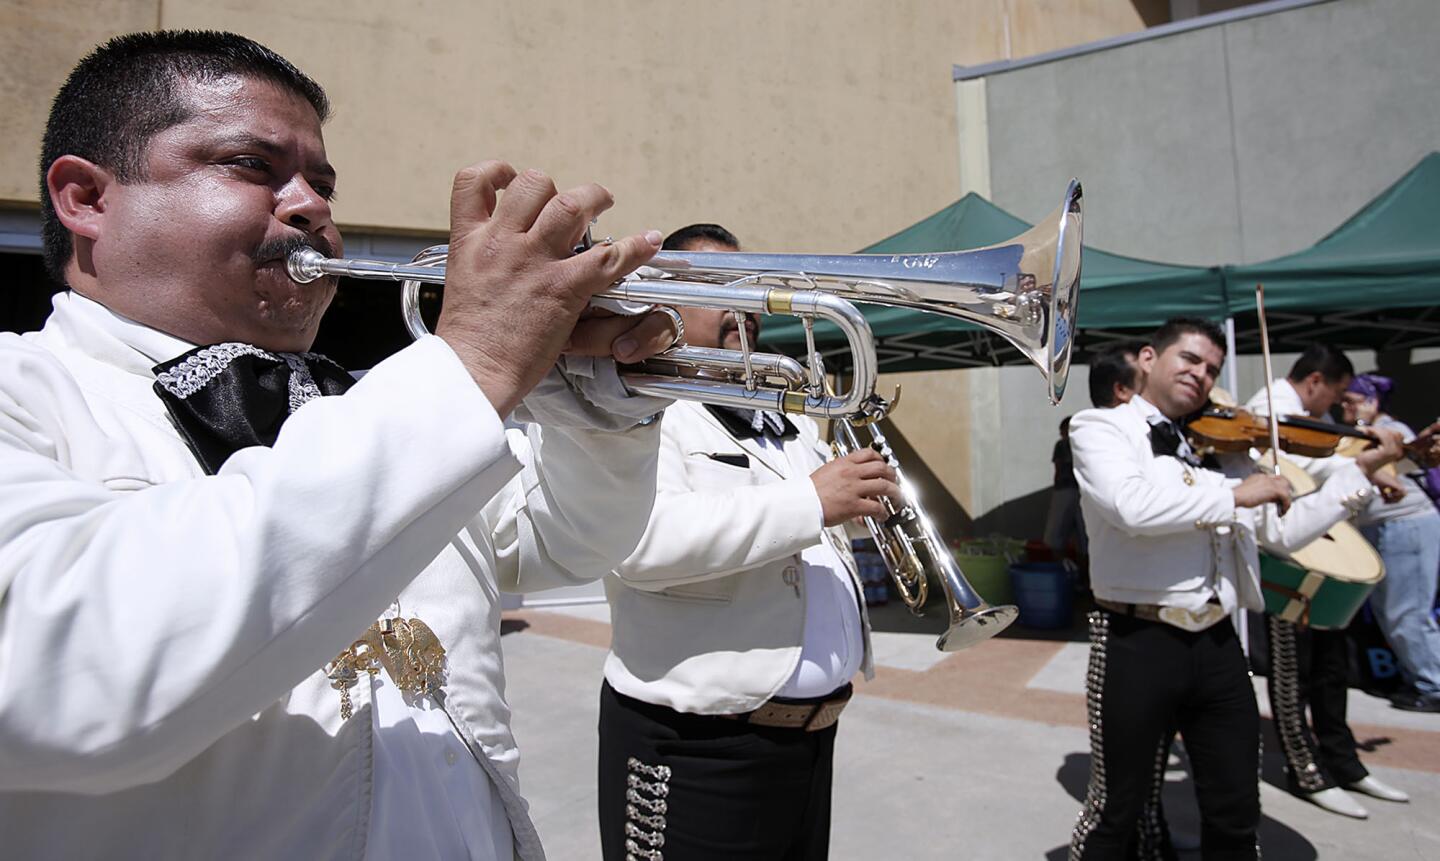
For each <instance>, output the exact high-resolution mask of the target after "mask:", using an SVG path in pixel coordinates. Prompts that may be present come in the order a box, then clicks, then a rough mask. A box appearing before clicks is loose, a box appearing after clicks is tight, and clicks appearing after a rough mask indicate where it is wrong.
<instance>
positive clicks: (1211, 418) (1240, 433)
mask: <svg viewBox="0 0 1440 861" xmlns="http://www.w3.org/2000/svg"><path fill="white" fill-rule="evenodd" d="M1185 433H1186V434H1187V435H1188V436H1189V438H1190V445H1191V446H1192V447H1194V448H1195V450H1196V451H1215V452H1229V451H1248V450H1250V449H1251V448H1258V449H1262V450H1264V449H1268V448H1270V425H1269V424H1267V420H1266V419H1265V418H1264V417H1261V416H1256V415H1255V414H1254V413H1252V412H1250V411H1249V410H1243V409H1240V408H1239V407H1222V406H1217V405H1215V404H1211V405H1210V406H1209V407H1206V408H1205V410H1204V411H1202V412H1201V413H1200V415H1199V416H1197V417H1196V418H1194V419H1191V420H1190V422H1189V424H1187V425H1186V426H1185ZM1347 437H1358V438H1361V439H1366V440H1369V439H1372V438H1371V436H1370V435H1369V434H1367V433H1365V432H1364V431H1359V430H1355V429H1354V428H1348V427H1344V426H1343V425H1333V424H1330V423H1329V422H1322V421H1318V420H1316V419H1307V418H1301V417H1299V416H1286V417H1283V418H1281V419H1280V450H1281V451H1286V452H1289V453H1291V454H1298V455H1301V456H1304V457H1329V456H1330V455H1332V454H1334V453H1335V449H1336V448H1338V447H1339V446H1340V441H1341V440H1342V439H1345V438H1347Z"/></svg>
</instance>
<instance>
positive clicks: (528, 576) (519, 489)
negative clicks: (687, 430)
mask: <svg viewBox="0 0 1440 861" xmlns="http://www.w3.org/2000/svg"><path fill="white" fill-rule="evenodd" d="M662 421H663V419H661V420H656V421H652V422H650V423H649V424H645V425H640V426H636V427H632V428H631V429H629V430H626V431H623V432H616V431H605V430H593V429H580V428H571V427H548V426H544V425H535V424H532V425H527V426H526V428H525V430H524V431H523V432H521V431H513V430H512V431H511V432H510V435H511V444H512V449H513V450H514V452H515V455H516V457H517V458H519V460H520V461H521V462H522V463H523V464H524V470H523V472H522V473H521V475H520V478H519V479H518V480H516V481H514V482H512V483H511V484H510V486H509V487H508V488H506V491H505V493H504V494H502V495H501V496H500V497H497V498H496V499H495V500H494V501H492V503H491V504H490V505H489V506H487V507H486V509H485V512H484V514H483V516H482V518H481V520H482V522H483V523H484V524H486V526H485V527H484V528H488V529H489V530H490V532H491V536H490V537H491V540H492V542H493V544H494V546H495V552H496V567H497V569H498V570H497V572H496V573H497V578H498V580H499V582H500V588H501V589H502V590H504V591H507V592H538V591H541V590H544V589H553V588H557V587H560V586H573V585H575V584H577V583H583V582H585V581H589V580H595V579H598V578H599V577H601V576H602V575H604V574H605V572H607V571H609V570H610V569H611V568H613V567H615V565H616V564H618V563H619V562H620V561H621V560H622V559H624V558H625V557H626V556H628V555H629V554H630V552H631V551H632V550H634V548H635V543H636V542H637V541H639V540H640V535H641V533H642V532H643V531H644V529H645V524H646V523H647V522H648V521H649V519H650V510H651V506H652V505H653V504H654V502H655V464H656V448H657V446H658V444H659V441H660V427H661V422H662Z"/></svg>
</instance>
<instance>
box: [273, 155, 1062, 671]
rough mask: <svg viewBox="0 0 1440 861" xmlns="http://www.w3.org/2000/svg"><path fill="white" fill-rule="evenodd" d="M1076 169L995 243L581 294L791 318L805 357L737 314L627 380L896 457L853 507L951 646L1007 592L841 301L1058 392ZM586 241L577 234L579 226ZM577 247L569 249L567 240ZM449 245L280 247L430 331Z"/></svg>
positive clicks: (860, 323)
mask: <svg viewBox="0 0 1440 861" xmlns="http://www.w3.org/2000/svg"><path fill="white" fill-rule="evenodd" d="M1081 196H1082V195H1081V190H1080V183H1079V182H1078V181H1076V180H1071V181H1070V185H1069V187H1068V188H1067V189H1066V190H1065V197H1064V199H1063V200H1062V201H1061V202H1060V206H1058V207H1057V208H1056V209H1055V211H1054V212H1052V213H1051V214H1050V215H1049V216H1047V217H1046V218H1045V219H1044V220H1043V221H1041V222H1040V223H1039V224H1037V225H1036V226H1035V227H1033V228H1031V229H1030V230H1027V231H1026V232H1024V233H1022V234H1020V235H1019V236H1017V237H1015V238H1014V239H1011V240H1010V241H1008V242H1003V243H1000V244H999V245H991V246H988V247H986V248H977V249H974V250H971V251H950V252H942V253H935V254H847V255H818V254H752V253H743V252H733V253H732V252H689V251H662V252H660V253H659V254H657V255H655V257H654V258H653V259H651V260H650V262H649V263H648V264H646V265H645V266H643V267H641V268H640V270H639V271H638V272H637V273H636V274H635V275H632V276H629V277H627V278H626V279H625V280H623V281H620V282H617V283H616V284H614V285H612V286H611V287H610V288H609V289H607V290H605V291H604V292H602V293H601V294H599V296H598V297H597V299H596V300H594V304H597V305H601V306H602V307H606V308H609V309H610V310H619V311H622V312H626V313H640V312H643V311H645V310H647V309H648V308H649V307H651V306H653V305H657V304H658V305H682V306H685V305H688V306H695V307H702V308H714V309H720V310H724V311H729V312H731V313H732V314H735V315H736V316H737V317H739V316H740V315H743V314H747V313H757V314H789V315H793V316H796V317H799V318H800V320H801V321H802V322H803V323H804V326H805V336H806V353H807V362H806V364H805V365H802V364H801V363H800V362H799V361H797V360H795V359H793V358H791V357H789V356H783V355H778V354H774V353H757V352H755V351H754V350H752V348H751V347H752V345H751V344H750V343H749V339H748V336H747V334H746V327H745V326H744V325H743V320H737V322H740V323H741V324H742V325H739V326H738V327H737V331H738V332H739V335H740V349H739V350H722V349H715V348H706V347H689V346H684V345H679V346H676V347H672V348H671V349H669V350H666V351H665V352H663V353H661V354H659V355H657V356H655V357H653V358H651V359H648V360H646V361H644V362H641V363H639V364H637V365H633V366H628V367H626V368H625V369H624V370H623V371H622V373H621V379H622V380H623V381H624V382H625V385H626V387H627V388H629V389H630V390H631V391H632V392H636V393H639V394H647V395H656V396H660V397H667V398H677V399H681V400H692V401H700V402H703V403H710V404H717V405H721V406H732V407H748V408H752V409H765V410H774V411H777V412H790V413H805V414H807V415H811V416H815V417H817V418H826V419H835V420H836V421H835V424H834V427H835V442H834V447H835V453H836V455H837V456H841V457H843V456H844V455H846V454H848V453H850V452H852V451H856V450H858V449H859V448H860V447H861V446H862V443H861V437H860V434H861V433H862V429H863V433H866V434H868V435H869V442H867V443H864V445H869V446H870V447H872V448H874V449H875V450H876V451H878V452H879V453H880V454H881V455H882V456H884V458H885V459H886V461H888V462H889V464H890V466H891V467H892V468H894V470H895V473H896V476H897V479H898V483H899V486H900V490H901V496H902V503H901V504H899V505H896V504H895V503H894V502H893V501H891V500H890V499H888V498H885V499H882V500H881V502H882V504H883V505H884V506H885V512H886V513H885V517H884V519H883V520H882V519H880V518H872V517H867V518H865V523H866V526H867V527H868V528H869V530H870V534H871V536H872V537H874V539H875V543H876V545H877V547H878V548H879V550H880V554H881V556H882V557H883V558H884V560H885V565H886V567H887V568H888V569H889V571H890V575H891V577H892V578H893V579H894V581H895V584H896V587H897V588H898V590H899V592H900V596H901V598H902V599H903V600H904V601H905V603H906V604H907V605H908V606H909V607H910V609H911V610H912V611H913V612H916V613H919V612H920V609H921V607H922V606H923V605H924V604H925V600H926V598H927V597H928V595H927V592H928V577H929V575H928V574H927V571H928V572H933V575H934V576H935V577H936V579H937V580H939V582H940V584H941V586H942V588H943V589H944V592H945V603H946V606H947V609H948V613H949V622H950V624H949V627H948V628H947V630H946V631H945V633H944V634H943V635H941V637H940V639H939V640H938V641H937V642H936V647H937V648H939V649H940V650H941V651H947V652H948V651H955V650H957V649H963V648H965V647H966V646H969V645H973V644H974V643H978V642H980V641H982V640H986V639H989V638H990V637H992V636H994V635H995V634H998V633H1000V631H1002V630H1004V628H1005V627H1006V626H1007V625H1009V624H1010V623H1011V622H1012V621H1014V619H1015V617H1016V615H1017V611H1016V609H1015V608H1014V607H1013V606H1009V605H1006V606H1000V607H992V606H990V605H989V604H987V603H985V600H984V599H983V598H981V597H980V595H979V594H978V593H976V591H975V589H974V588H973V587H972V586H971V585H970V583H969V582H968V581H967V580H966V579H965V574H964V572H962V571H961V570H960V566H959V565H958V564H957V563H956V562H955V557H954V556H953V555H952V554H951V553H950V551H949V548H948V547H947V546H946V545H945V543H944V541H942V540H941V539H940V534H939V533H938V532H937V531H936V529H935V526H934V524H933V523H932V522H931V520H930V517H929V515H928V514H926V513H925V510H924V509H923V508H922V507H921V505H920V498H919V495H918V492H917V491H916V488H915V486H914V485H913V484H911V483H910V482H909V481H908V480H907V479H906V478H905V475H904V473H903V472H902V471H901V469H900V465H899V463H898V462H897V461H896V458H895V455H894V453H893V452H892V451H891V450H890V446H889V443H888V442H887V441H886V439H885V436H884V434H882V433H881V432H880V429H879V428H878V427H877V426H876V422H878V421H879V420H880V419H881V418H884V417H885V415H886V414H887V413H888V412H889V411H890V408H891V406H892V404H891V403H890V402H887V401H886V400H885V399H883V398H881V397H880V396H879V395H877V394H876V393H875V384H876V377H877V374H878V360H877V357H876V352H875V337H874V335H873V334H872V333H871V331H870V324H869V323H867V322H866V320H865V317H864V315H863V314H861V313H860V310H859V309H858V308H857V307H856V305H855V303H867V302H868V303H873V304H878V305H889V306H894V307H900V308H911V309H914V310H918V311H925V312H928V313H932V314H939V315H942V316H946V317H951V318H954V319H959V320H963V321H967V322H970V323H974V324H976V325H978V326H980V327H981V328H982V329H985V330H987V331H990V332H994V333H996V334H998V335H1000V336H1001V337H1003V338H1005V339H1006V340H1007V341H1009V342H1010V343H1011V344H1013V345H1015V347H1016V348H1018V349H1019V350H1020V352H1021V353H1022V354H1024V356H1025V358H1027V359H1028V360H1029V361H1030V362H1031V363H1032V364H1034V365H1035V366H1036V367H1038V368H1039V369H1040V372H1041V374H1043V375H1044V377H1045V382H1046V391H1047V394H1048V395H1049V397H1050V401H1051V403H1058V402H1059V401H1060V398H1061V396H1062V395H1063V394H1064V393H1065V380H1066V377H1067V376H1068V374H1069V370H1070V351H1071V346H1072V342H1073V339H1074V333H1075V311H1076V304H1077V300H1078V299H1079V289H1080V238H1081V217H1080V216H1081ZM587 245H588V237H587ZM577 250H583V247H582V248H581V249H577ZM446 257H447V248H446V246H443V245H437V246H434V247H432V248H427V249H425V250H424V251H422V252H420V254H419V255H417V256H416V258H415V259H414V261H412V262H411V263H409V264H396V263H386V262H382V261H370V260H338V259H331V258H327V257H325V256H324V255H323V254H321V253H320V252H318V251H316V250H314V249H313V248H302V249H299V250H297V251H295V252H294V253H293V254H291V255H290V257H289V258H288V260H287V266H288V270H289V273H290V277H291V278H292V279H294V280H295V281H297V282H299V283H302V284H304V283H308V282H311V281H314V280H316V279H318V278H322V277H325V276H327V275H340V276H346V277H350V278H367V279H379V280H390V281H399V282H401V284H402V289H401V306H402V307H401V310H402V313H403V314H404V317H405V326H406V328H407V329H409V330H410V334H411V335H412V336H413V337H416V338H420V337H423V336H425V335H427V334H429V331H428V330H427V329H426V327H425V323H424V321H423V320H422V319H421V316H420V288H421V285H422V284H444V283H445V262H446ZM817 319H818V320H827V321H829V322H830V323H832V324H834V325H835V326H837V327H839V329H840V331H841V332H842V333H843V335H844V336H845V339H846V340H847V341H848V342H849V351H850V355H849V360H848V361H847V362H846V363H845V364H846V371H847V372H848V375H849V377H850V387H849V389H847V390H846V391H844V392H842V393H839V394H836V393H835V392H833V391H832V390H831V388H830V386H829V385H828V382H827V380H826V377H825V370H824V362H823V360H822V359H821V356H820V352H819V350H818V349H816V346H815V331H814V325H815V321H816V320H817Z"/></svg>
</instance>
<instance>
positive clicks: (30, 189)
mask: <svg viewBox="0 0 1440 861" xmlns="http://www.w3.org/2000/svg"><path fill="white" fill-rule="evenodd" d="M157 24H159V25H161V26H166V27H207V28H222V29H232V30H236V31H238V32H241V33H245V34H246V35H250V36H252V37H255V38H257V39H259V40H260V41H262V42H264V43H266V44H268V45H270V46H272V47H274V48H276V49H277V50H279V51H280V52H281V53H282V54H285V55H286V56H287V57H289V58H290V59H292V60H294V61H295V62H296V63H297V64H298V65H300V66H301V67H302V68H304V69H305V70H306V71H307V72H309V73H310V74H312V75H313V76H314V77H316V78H317V79H318V80H320V81H321V82H322V83H323V84H324V85H325V86H326V87H327V88H328V89H329V90H330V92H331V95H332V97H333V99H334V102H335V107H336V111H335V117H334V119H333V120H332V122H331V124H330V126H329V128H328V130H327V137H328V144H329V148H330V154H331V157H332V161H333V162H334V163H335V164H336V166H337V167H338V168H339V170H340V172H341V187H340V202H339V204H338V206H337V217H338V218H339V219H340V220H341V222H342V223H344V224H348V225H352V226H363V227H366V228H381V229H384V230H393V231H402V232H403V231H434V230H441V229H443V227H444V219H445V213H446V206H445V198H446V192H447V190H448V185H449V179H450V176H451V175H452V173H453V171H454V170H455V169H456V168H457V167H460V166H461V165H463V164H465V163H467V162H469V161H474V160H478V159H481V158H492V157H499V158H505V159H508V160H511V161H513V162H515V163H516V164H517V165H523V166H536V167H540V168H542V169H544V170H547V171H549V172H551V173H552V175H554V176H555V177H556V178H557V180H558V181H559V182H560V183H562V184H573V183H578V182H582V181H588V180H592V179H594V180H598V181H601V182H603V183H605V184H606V185H608V186H609V187H610V188H611V190H612V191H613V192H614V193H615V196H616V198H617V201H618V203H617V206H616V209H615V210H614V211H613V213H612V214H611V215H609V216H607V218H606V219H605V220H604V223H603V224H602V226H601V229H602V230H603V231H606V232H612V233H616V234H619V233H623V232H628V231H632V230H639V229H642V228H646V227H652V226H653V227H657V228H659V229H662V230H663V229H667V228H673V227H675V226H678V225H680V224H683V223H687V222H690V221H695V220H702V219H703V220H716V221H720V222H722V223H724V224H726V225H727V226H730V227H731V229H732V230H734V231H735V232H736V233H737V234H739V235H740V236H741V238H742V239H743V240H745V241H746V242H747V244H749V245H750V246H752V247H754V248H757V249H760V248H763V249H770V250H780V249H784V250H803V249H824V250H835V249H840V250H843V249H849V248H855V247H859V246H862V245H865V244H868V243H870V242H873V241H875V240H876V239H879V238H881V237H883V236H885V235H887V234H888V233H890V232H892V231H893V230H895V229H896V228H897V227H900V226H903V225H906V224H909V223H911V222H913V221H915V220H917V219H919V218H921V217H923V216H925V215H927V214H929V213H930V212H933V211H934V210H936V209H938V208H940V207H941V206H944V205H946V204H947V203H949V202H950V201H951V200H952V199H953V198H954V197H955V191H956V188H957V177H958V166H957V156H956V150H955V147H956V143H955V136H956V133H955V107H954V96H953V91H952V87H951V83H950V67H951V64H952V63H962V64H964V63H977V62H984V61H989V60H994V59H999V58H1003V57H1005V56H1007V54H1008V55H1014V56H1021V55H1024V54H1030V53H1035V52H1038V51H1044V50H1050V49H1053V48H1057V47H1062V46H1064V45H1069V44H1075V43H1077V42H1083V41H1086V40H1089V39H1094V38H1100V37H1104V36H1108V35H1113V34H1115V33H1118V32H1124V31H1128V30H1133V29H1136V28H1137V27H1139V26H1141V21H1140V17H1139V14H1138V13H1137V12H1136V11H1135V8H1134V6H1133V5H1132V4H1131V3H1129V2H1125V0H1069V2H1059V3H1057V2H1047V3H1024V2H1016V0H1009V2H1007V0H962V2H953V0H951V2H941V0H893V2H887V3H874V2H870V0H795V2H786V3H773V2H748V0H741V2H731V3H710V2H706V3H696V2H665V0H632V2H629V3H626V4H624V5H623V6H619V5H617V4H594V3H575V2H572V0H531V2H526V3H518V2H511V3H493V2H458V0H451V2H444V0H407V2H404V3H395V2H390V0H344V2H342V0H316V2H311V3H304V4H299V3H294V2H290V0H164V2H159V0H148V2H145V0H86V2H78V0H6V2H4V3H3V5H0V110H3V111H4V116H5V117H6V123H5V131H4V146H3V147H0V201H20V202H30V203H33V202H34V201H35V194H36V193H35V179H34V167H33V165H34V164H35V157H36V153H37V151H38V139H39V136H40V131H41V128H42V124H43V120H44V114H45V110H46V107H47V104H48V100H49V97H50V95H51V94H52V93H53V92H54V90H55V89H56V87H57V86H58V85H59V83H60V81H61V80H62V78H63V75H64V73H65V71H66V70H67V69H68V68H69V66H70V65H71V64H72V63H73V62H74V61H75V59H77V58H78V57H79V56H80V55H81V54H82V53H83V52H84V51H85V50H86V49H87V48H89V47H90V46H91V45H92V44H93V43H94V42H96V41H98V40H100V39H102V38H104V37H106V36H107V35H110V34H113V33H119V32H124V31H127V30H131V29H136V28H144V27H153V26H156V25H157Z"/></svg>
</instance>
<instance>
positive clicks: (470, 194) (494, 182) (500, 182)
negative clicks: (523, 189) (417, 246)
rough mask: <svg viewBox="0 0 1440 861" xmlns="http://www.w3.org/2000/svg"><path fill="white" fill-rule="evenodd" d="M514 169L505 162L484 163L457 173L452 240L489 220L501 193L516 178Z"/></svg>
mask: <svg viewBox="0 0 1440 861" xmlns="http://www.w3.org/2000/svg"><path fill="white" fill-rule="evenodd" d="M515 176H516V173H515V168H513V167H511V166H510V165H508V164H506V163H505V162H503V161H494V160H492V161H482V162H480V163H479V164H473V165H470V166H469V167H467V168H463V169H461V170H460V171H459V172H458V173H456V174H455V180H454V182H453V183H452V185H451V188H450V230H451V235H452V237H453V236H455V235H459V234H463V233H464V232H466V231H468V230H470V229H471V228H473V227H474V226H475V225H477V224H479V223H482V222H485V221H489V220H490V216H492V215H493V214H494V213H495V205H496V202H497V201H498V200H499V193H500V190H501V189H503V188H506V187H507V186H509V185H510V183H511V182H512V181H513V180H514V179H515Z"/></svg>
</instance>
